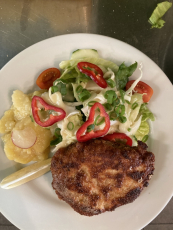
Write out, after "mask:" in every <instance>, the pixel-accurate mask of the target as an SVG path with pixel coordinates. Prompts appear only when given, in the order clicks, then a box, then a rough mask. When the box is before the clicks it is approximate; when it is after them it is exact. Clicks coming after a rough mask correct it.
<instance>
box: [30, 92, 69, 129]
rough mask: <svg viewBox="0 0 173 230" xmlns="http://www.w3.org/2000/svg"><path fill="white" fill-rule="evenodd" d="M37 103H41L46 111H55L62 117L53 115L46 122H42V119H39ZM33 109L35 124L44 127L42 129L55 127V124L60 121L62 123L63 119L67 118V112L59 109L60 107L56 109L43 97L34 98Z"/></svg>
mask: <svg viewBox="0 0 173 230" xmlns="http://www.w3.org/2000/svg"><path fill="white" fill-rule="evenodd" d="M37 101H39V102H40V103H41V105H42V106H43V107H44V109H45V111H47V110H53V111H55V112H58V113H61V114H60V115H57V116H54V115H52V114H50V117H49V119H48V120H46V121H41V120H40V117H39V114H38V112H39V110H40V109H39V108H38V106H37ZM31 108H32V114H33V117H34V120H35V122H36V123H37V124H38V125H40V126H42V127H48V126H51V125H53V124H54V123H56V122H58V121H61V120H62V119H64V117H65V116H66V112H65V111H64V110H63V109H61V108H58V107H55V106H53V105H49V104H47V103H46V102H45V101H44V100H43V98H41V97H38V96H34V97H33V98H32V102H31Z"/></svg>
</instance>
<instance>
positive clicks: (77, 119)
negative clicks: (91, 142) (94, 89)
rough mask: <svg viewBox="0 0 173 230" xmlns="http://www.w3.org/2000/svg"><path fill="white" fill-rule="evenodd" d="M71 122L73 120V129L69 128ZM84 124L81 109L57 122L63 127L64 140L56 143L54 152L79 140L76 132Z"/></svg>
mask: <svg viewBox="0 0 173 230" xmlns="http://www.w3.org/2000/svg"><path fill="white" fill-rule="evenodd" d="M69 122H72V123H73V125H74V128H73V129H72V130H69V129H68V128H67V126H68V123H69ZM82 124H83V120H82V114H81V112H80V111H77V112H73V113H71V114H69V115H68V116H67V117H65V118H64V120H63V122H62V123H59V124H58V123H57V125H58V127H60V128H61V136H62V142H61V143H59V144H58V145H56V147H55V148H54V149H53V152H56V151H57V150H58V149H59V148H61V147H65V146H67V145H69V144H71V143H74V142H75V141H77V139H76V132H77V130H78V129H79V128H80V127H81V125H82Z"/></svg>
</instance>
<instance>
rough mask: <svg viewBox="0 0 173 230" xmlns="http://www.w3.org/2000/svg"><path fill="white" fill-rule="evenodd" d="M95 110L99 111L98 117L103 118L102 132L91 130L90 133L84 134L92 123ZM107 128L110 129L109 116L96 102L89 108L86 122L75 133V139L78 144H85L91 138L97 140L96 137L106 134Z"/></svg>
mask: <svg viewBox="0 0 173 230" xmlns="http://www.w3.org/2000/svg"><path fill="white" fill-rule="evenodd" d="M97 108H99V109H100V116H101V117H104V118H105V127H104V129H103V130H97V131H94V130H92V131H90V132H86V131H87V127H88V126H89V125H92V124H93V123H94V115H95V110H96V109H97ZM109 128H110V119H109V115H108V114H107V113H106V111H105V109H104V106H103V105H101V104H100V103H99V102H96V103H95V104H94V105H93V106H92V107H91V110H90V114H89V117H88V120H87V121H86V122H85V123H84V124H83V125H82V126H81V127H80V128H79V129H78V131H77V133H76V138H77V140H78V141H79V142H85V141H88V140H90V139H92V138H97V137H101V136H103V135H105V134H106V133H107V132H108V130H109ZM85 132H86V133H85ZM84 133H85V134H84ZM83 134H84V135H83Z"/></svg>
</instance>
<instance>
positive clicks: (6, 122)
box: [0, 109, 16, 133]
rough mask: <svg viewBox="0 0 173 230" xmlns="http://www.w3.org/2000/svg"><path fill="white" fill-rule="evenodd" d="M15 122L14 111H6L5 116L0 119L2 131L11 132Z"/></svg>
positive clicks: (0, 130)
mask: <svg viewBox="0 0 173 230" xmlns="http://www.w3.org/2000/svg"><path fill="white" fill-rule="evenodd" d="M15 124H16V122H15V120H14V111H13V110H12V109H10V110H8V111H6V112H5V113H4V116H3V117H2V118H1V120H0V133H8V132H10V131H11V130H12V129H13V128H14V126H15Z"/></svg>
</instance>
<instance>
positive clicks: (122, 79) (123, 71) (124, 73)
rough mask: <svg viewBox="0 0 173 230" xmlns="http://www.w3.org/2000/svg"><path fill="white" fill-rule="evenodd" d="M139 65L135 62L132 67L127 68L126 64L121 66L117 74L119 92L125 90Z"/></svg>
mask: <svg viewBox="0 0 173 230" xmlns="http://www.w3.org/2000/svg"><path fill="white" fill-rule="evenodd" d="M137 65H138V63H137V62H135V63H134V64H132V65H130V66H128V67H127V66H126V65H125V64H124V63H122V64H121V65H120V66H119V69H118V72H117V74H116V77H115V79H116V87H117V89H118V90H120V89H124V87H125V86H126V84H127V82H128V78H129V77H130V76H131V75H132V74H133V72H134V71H135V70H136V68H137Z"/></svg>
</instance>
